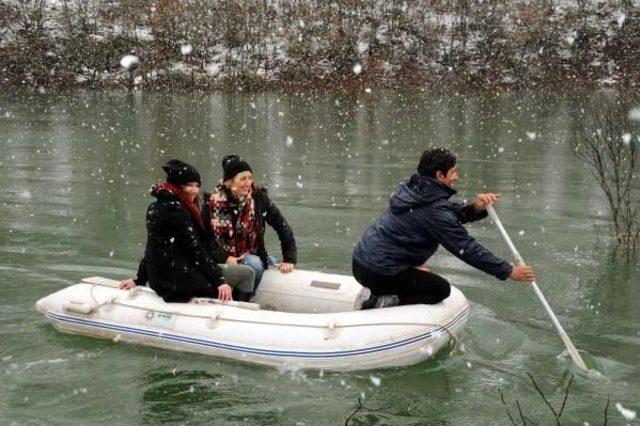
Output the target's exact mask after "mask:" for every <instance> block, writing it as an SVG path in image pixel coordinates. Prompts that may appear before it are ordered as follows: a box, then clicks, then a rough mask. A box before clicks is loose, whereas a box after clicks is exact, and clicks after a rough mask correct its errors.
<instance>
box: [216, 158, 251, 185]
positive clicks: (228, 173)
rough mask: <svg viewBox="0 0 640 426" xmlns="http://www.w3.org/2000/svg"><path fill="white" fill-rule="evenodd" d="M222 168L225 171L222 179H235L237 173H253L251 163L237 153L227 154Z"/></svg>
mask: <svg viewBox="0 0 640 426" xmlns="http://www.w3.org/2000/svg"><path fill="white" fill-rule="evenodd" d="M222 170H223V171H224V176H223V177H222V180H229V179H233V177H234V176H235V175H237V174H238V173H242V172H251V173H253V170H251V166H250V165H249V163H247V162H246V161H244V160H243V159H242V158H240V157H238V156H237V155H235V154H233V155H226V156H225V157H224V158H223V159H222Z"/></svg>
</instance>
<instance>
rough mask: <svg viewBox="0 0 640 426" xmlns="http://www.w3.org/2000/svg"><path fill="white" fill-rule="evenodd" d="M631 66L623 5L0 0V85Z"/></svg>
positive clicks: (497, 83) (515, 83)
mask: <svg viewBox="0 0 640 426" xmlns="http://www.w3.org/2000/svg"><path fill="white" fill-rule="evenodd" d="M638 63H640V9H639V8H638V6H635V5H634V3H633V2H631V1H620V2H617V1H616V2H611V1H597V0H582V1H576V2H573V1H561V2H560V1H558V2H554V1H552V0H529V1H506V2H503V1H492V0H485V1H468V0H455V1H445V0H422V1H411V2H409V1H405V2H403V1H391V2H389V1H371V2H335V3H332V2H314V1H306V2H300V1H293V0H240V1H236V0H222V1H207V0H184V1H180V2H177V1H172V0H158V1H152V0H145V1H143V2H128V1H120V2H111V1H107V0H88V1H87V0H75V1H65V0H56V1H42V0H41V1H25V2H23V1H21V2H17V1H13V2H3V3H2V4H0V81H1V82H2V85H3V86H5V87H6V86H15V85H20V86H30V87H36V88H37V87H44V88H49V87H87V88H106V87H129V88H134V87H139V88H146V89H162V88H177V89H238V88H242V89H243V90H260V89H292V90H297V89H320V90H322V89H327V90H334V89H347V90H351V89H355V90H366V89H369V88H372V87H392V88H394V87H403V86H414V85H417V84H420V85H426V86H427V87H431V88H454V89H465V88H466V89H469V88H471V89H490V88H496V87H498V88H500V87H507V88H547V87H551V88H581V87H597V86H625V87H634V86H636V85H637V84H638V83H639V82H640V71H639V69H638V67H637V64H638Z"/></svg>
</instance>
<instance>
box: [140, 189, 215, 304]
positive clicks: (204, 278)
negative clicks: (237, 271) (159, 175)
mask: <svg viewBox="0 0 640 426" xmlns="http://www.w3.org/2000/svg"><path fill="white" fill-rule="evenodd" d="M151 195H153V196H154V197H156V198H157V200H156V201H154V202H153V203H151V204H150V205H149V208H148V209H147V245H146V249H145V254H144V258H143V259H142V261H141V262H140V267H139V268H138V277H137V278H136V279H135V282H136V284H137V285H145V284H146V283H147V282H148V283H149V286H150V287H151V288H152V289H153V290H155V292H156V293H158V295H159V296H161V297H162V298H163V299H164V300H165V301H166V302H187V301H189V300H190V299H191V298H192V297H217V294H218V286H219V285H220V284H223V283H224V282H225V279H224V277H223V276H222V269H221V268H220V267H219V266H218V264H217V263H216V261H215V260H214V259H213V258H212V257H211V247H210V245H209V242H208V239H207V235H206V232H205V230H204V229H203V228H202V227H201V226H200V224H199V223H197V222H196V221H194V220H193V219H192V217H191V214H190V212H189V209H188V208H187V206H185V205H184V204H183V203H182V202H181V201H180V199H179V198H178V197H176V196H175V195H173V194H171V193H170V192H168V191H166V190H158V189H157V188H154V190H153V191H152V193H151Z"/></svg>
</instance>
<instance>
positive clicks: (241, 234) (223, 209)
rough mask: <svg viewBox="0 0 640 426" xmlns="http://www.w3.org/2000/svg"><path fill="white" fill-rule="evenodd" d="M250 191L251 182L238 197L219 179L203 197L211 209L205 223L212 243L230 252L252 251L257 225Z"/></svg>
mask: <svg viewBox="0 0 640 426" xmlns="http://www.w3.org/2000/svg"><path fill="white" fill-rule="evenodd" d="M254 192H255V187H253V186H252V187H251V191H250V192H249V194H248V195H247V196H246V197H244V198H243V199H242V200H240V199H238V198H237V197H235V196H233V195H232V194H231V191H230V190H229V189H228V188H227V187H226V186H225V185H224V184H223V183H222V182H220V183H219V184H218V185H217V186H216V187H215V188H214V189H213V191H211V195H210V197H209V200H208V201H207V203H208V204H209V212H210V213H211V223H210V224H209V226H211V230H212V231H213V235H214V238H215V240H216V243H217V244H218V245H219V246H220V247H222V248H223V249H224V250H226V251H227V252H228V253H229V254H231V256H236V257H237V256H242V255H243V254H246V253H255V251H256V249H257V248H258V235H259V234H260V226H261V225H260V220H259V218H257V217H256V212H255V203H254V199H253V193H254Z"/></svg>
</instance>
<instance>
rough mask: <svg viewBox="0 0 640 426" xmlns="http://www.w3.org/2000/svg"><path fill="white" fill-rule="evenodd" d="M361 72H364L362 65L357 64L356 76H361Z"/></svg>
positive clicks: (354, 71)
mask: <svg viewBox="0 0 640 426" xmlns="http://www.w3.org/2000/svg"><path fill="white" fill-rule="evenodd" d="M361 72H362V65H360V64H355V65H354V66H353V73H354V74H355V75H360V73H361Z"/></svg>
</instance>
